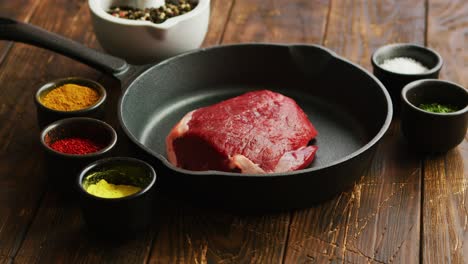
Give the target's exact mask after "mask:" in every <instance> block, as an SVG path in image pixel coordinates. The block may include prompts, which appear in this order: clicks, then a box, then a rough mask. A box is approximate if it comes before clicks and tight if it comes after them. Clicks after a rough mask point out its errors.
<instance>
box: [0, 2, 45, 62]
mask: <svg viewBox="0 0 468 264" xmlns="http://www.w3.org/2000/svg"><path fill="white" fill-rule="evenodd" d="M33 3H34V5H33V6H32V8H31V9H30V12H29V13H28V15H26V18H25V19H24V20H23V22H24V23H28V22H29V21H30V20H31V17H32V16H33V15H34V13H35V12H36V10H37V7H38V6H39V3H40V1H33ZM6 45H7V46H6V48H5V49H4V50H3V52H2V53H1V54H0V67H1V66H2V64H3V62H4V61H5V58H6V57H7V55H8V54H9V53H10V50H11V48H12V47H13V45H14V42H13V41H9V42H8V44H6Z"/></svg>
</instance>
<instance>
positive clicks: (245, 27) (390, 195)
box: [0, 0, 468, 263]
mask: <svg viewBox="0 0 468 264" xmlns="http://www.w3.org/2000/svg"><path fill="white" fill-rule="evenodd" d="M0 14H1V15H4V16H8V17H11V18H15V19H18V20H20V21H25V22H30V23H33V24H36V25H38V26H41V27H44V28H46V29H48V30H51V31H53V32H57V33H59V34H62V35H65V36H67V37H69V38H72V39H74V40H76V41H78V42H81V43H84V44H86V45H88V46H91V47H94V48H97V49H100V47H99V44H98V43H97V41H96V38H95V36H94V33H93V29H92V27H91V23H90V15H89V11H88V7H87V1H84V0H73V1H72V0H69V1H53V0H42V1H37V0H17V1H6V0H3V1H1V2H0ZM467 32H468V2H466V1H463V0H452V1H451V0H426V1H424V0H411V1H365V0H346V1H345V0H271V1H265V0H212V15H211V24H210V29H209V33H208V35H207V37H206V40H205V43H204V46H212V45H218V44H225V43H237V42H286V43H294V42H301V43H318V44H321V45H324V46H326V47H328V48H330V49H332V50H334V51H335V52H337V53H338V54H339V55H342V56H344V57H346V58H348V59H350V60H352V61H354V62H356V63H358V64H361V65H363V66H364V67H366V68H367V69H370V55H371V53H372V51H374V50H375V49H376V48H377V47H379V46H381V45H384V44H387V43H391V42H414V43H418V44H423V45H427V46H429V47H432V48H434V49H436V50H437V51H439V52H440V53H441V54H442V56H443V58H444V60H445V63H444V67H443V70H442V73H441V78H443V79H447V80H450V81H454V82H457V83H460V84H461V85H463V86H465V87H466V86H467V85H468V68H467V65H468V64H467V58H468V53H467V51H468V46H467V44H466V43H467ZM0 63H1V64H0V83H1V88H0V124H1V125H0V187H1V191H0V263H12V262H18V263H33V262H41V263H54V262H61V263H78V262H80V263H81V262H90V263H105V262H108V263H146V262H151V263H153V262H154V263H176V262H177V263H178V262H186V263H244V262H256V263H280V262H284V263H326V262H333V263H335V262H341V263H345V262H346V263H391V262H395V263H416V262H418V261H419V262H424V263H449V262H451V263H467V262H468V231H467V227H468V205H467V204H468V195H467V194H466V192H467V187H468V174H467V171H468V170H467V168H468V141H467V140H465V141H464V142H463V143H462V144H461V145H460V146H458V147H457V148H456V149H454V150H451V151H449V152H448V153H447V154H445V155H439V156H418V155H415V154H412V153H411V152H408V150H407V146H406V145H405V143H404V141H403V140H402V138H401V135H400V132H399V122H398V120H396V121H394V122H393V124H392V126H391V129H390V130H389V131H388V133H387V134H386V136H385V137H384V139H383V141H382V143H381V144H380V146H379V148H378V150H377V153H376V156H375V158H374V160H373V163H372V166H371V167H370V168H369V170H368V171H367V172H366V173H365V175H363V177H362V178H361V180H360V181H359V182H358V183H357V184H356V185H355V186H354V188H353V189H352V190H349V191H347V192H345V193H342V194H341V195H339V196H337V197H335V198H334V199H333V200H331V201H328V202H325V203H323V204H320V205H317V206H315V207H312V208H309V209H303V210H292V211H284V212H279V213H275V214H271V213H270V214H241V213H234V212H230V213H227V212H223V213H221V212H217V211H212V210H208V209H197V208H195V207H190V206H188V205H186V204H180V203H175V202H167V203H165V204H164V205H162V206H160V207H158V209H157V210H158V212H157V215H158V216H159V217H158V220H159V221H158V222H156V223H155V224H154V225H153V226H152V228H151V229H150V230H149V231H148V232H146V233H145V234H143V235H142V236H140V237H138V238H135V239H131V240H127V241H112V242H102V241H101V242H100V241H97V240H95V239H92V238H90V237H89V236H87V235H86V233H85V232H84V230H85V227H84V225H83V220H82V218H81V215H80V212H79V209H78V207H77V204H76V201H74V200H73V199H63V197H62V195H60V193H58V192H56V191H54V190H53V189H52V188H50V186H49V184H48V183H47V172H46V171H45V168H44V154H43V152H42V151H41V147H40V144H39V141H38V139H39V129H38V127H37V124H36V113H35V107H34V103H33V94H34V92H35V90H36V89H37V87H38V86H39V85H40V84H42V83H44V82H47V81H50V80H53V79H57V78H61V77H67V76H82V77H86V78H90V79H94V80H97V81H99V82H101V83H103V84H104V85H105V86H106V87H107V88H108V91H110V100H109V101H110V103H109V104H108V108H107V112H106V120H107V121H109V122H110V123H111V124H112V125H114V127H117V126H118V122H117V120H116V107H115V105H116V101H117V98H118V95H119V89H118V87H119V83H118V82H117V81H116V80H113V79H112V78H111V77H108V76H105V75H103V74H102V73H99V72H97V71H95V70H93V69H91V68H89V67H87V66H84V65H82V64H80V63H77V62H75V61H73V60H71V59H68V58H65V57H63V56H60V55H57V54H54V53H51V52H49V51H45V50H41V49H38V48H34V47H31V46H27V45H24V44H12V43H8V42H0ZM120 147H125V146H120ZM239 195H242V194H239Z"/></svg>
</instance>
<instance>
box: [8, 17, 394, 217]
mask: <svg viewBox="0 0 468 264" xmlns="http://www.w3.org/2000/svg"><path fill="white" fill-rule="evenodd" d="M0 24H1V25H0V39H7V40H15V41H21V42H25V43H29V44H33V45H36V46H40V47H43V48H47V49H50V50H53V51H55V52H58V53H61V54H63V55H66V56H69V57H71V58H74V59H76V60H79V61H81V62H83V63H86V64H88V65H90V66H92V67H94V68H96V69H99V70H101V71H103V72H106V73H110V74H113V75H114V76H115V77H116V78H118V79H119V80H120V81H121V83H122V87H123V94H122V96H121V99H120V102H119V109H118V110H119V111H118V113H119V121H120V124H121V126H122V129H123V131H124V132H125V134H126V135H127V136H128V137H129V138H130V140H131V141H132V142H133V143H134V144H135V145H136V146H137V147H138V148H139V149H140V150H143V151H144V152H145V153H146V154H148V157H150V160H149V161H150V162H151V163H152V164H153V165H154V166H155V167H156V170H157V171H158V175H160V179H161V181H160V182H159V186H160V187H162V189H165V190H167V191H169V192H171V193H172V194H173V195H174V197H182V196H183V197H189V199H190V200H193V201H200V202H202V203H205V204H207V203H208V204H222V205H224V206H236V207H254V208H258V207H261V208H298V207H305V206H310V205H311V204H312V203H316V202H318V201H322V200H324V199H327V198H330V197H332V196H333V195H335V194H337V193H339V192H341V191H343V190H345V189H346V188H349V187H350V186H352V184H353V183H354V182H355V181H356V180H357V179H358V178H360V177H361V175H363V172H364V171H365V169H366V168H367V167H368V165H369V162H370V159H371V157H372V153H373V150H374V149H375V148H376V144H377V143H378V141H379V140H380V139H381V138H382V136H383V135H384V133H385V132H386V130H387V129H388V128H389V125H390V122H391V119H392V104H391V99H390V97H389V95H388V93H387V91H386V89H385V88H384V87H383V85H382V84H381V83H380V82H379V81H378V80H377V79H376V78H375V77H373V76H372V75H371V74H369V73H368V72H367V71H366V70H364V69H363V68H361V67H359V66H357V65H355V64H353V63H351V62H349V61H347V60H345V59H342V58H340V57H338V56H337V55H336V54H335V53H333V52H331V51H329V50H327V49H325V48H323V47H320V46H315V45H277V44H237V45H227V46H218V47H212V48H207V49H199V50H195V51H193V52H189V53H186V54H182V55H179V56H176V57H173V58H170V59H167V60H165V61H162V62H160V63H158V64H155V65H145V66H134V65H128V64H127V63H126V62H125V61H123V60H121V59H119V58H116V57H112V56H109V55H107V54H103V53H100V52H97V51H95V50H92V49H89V48H86V47H85V46H83V45H81V44H78V43H76V42H74V41H72V40H69V39H66V38H64V37H61V36H59V35H56V34H53V33H50V32H47V31H45V30H43V29H40V28H38V27H34V26H32V25H29V24H23V23H19V22H16V21H13V20H9V19H0ZM265 88H266V89H270V90H274V91H277V92H280V93H282V94H284V95H287V96H290V97H292V98H293V99H295V100H296V101H297V102H298V104H299V105H300V106H301V107H302V108H303V109H304V111H305V112H306V113H307V115H308V116H309V118H310V120H311V121H312V123H313V124H314V125H315V127H316V128H317V130H318V132H319V136H318V137H317V139H316V140H315V142H313V144H316V145H318V146H319V150H318V152H317V156H316V160H315V161H314V162H313V163H312V165H311V166H310V167H309V168H307V169H304V170H300V171H295V172H290V173H278V174H268V175H246V174H238V173H226V172H218V171H203V172H194V171H188V170H183V169H179V168H176V167H174V166H172V165H171V164H170V163H168V161H167V160H166V158H165V155H166V151H165V137H166V135H167V134H168V133H169V131H170V129H171V128H172V127H173V125H174V124H175V123H176V122H177V121H179V120H180V118H181V117H182V116H183V115H184V114H185V113H187V112H189V111H190V110H193V109H195V108H199V107H201V106H206V105H210V104H213V103H215V102H219V101H220V100H222V99H227V98H230V97H233V96H236V95H239V94H241V93H243V92H246V91H250V90H256V89H265Z"/></svg>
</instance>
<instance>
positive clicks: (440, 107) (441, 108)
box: [419, 103, 458, 113]
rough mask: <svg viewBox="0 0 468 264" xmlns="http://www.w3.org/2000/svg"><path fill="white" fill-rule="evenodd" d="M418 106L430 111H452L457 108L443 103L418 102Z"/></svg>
mask: <svg viewBox="0 0 468 264" xmlns="http://www.w3.org/2000/svg"><path fill="white" fill-rule="evenodd" d="M419 108H421V109H423V110H425V111H428V112H432V113H452V112H455V111H457V110H458V108H456V107H454V106H453V105H443V104H438V103H432V104H420V105H419Z"/></svg>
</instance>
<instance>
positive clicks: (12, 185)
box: [0, 1, 92, 259]
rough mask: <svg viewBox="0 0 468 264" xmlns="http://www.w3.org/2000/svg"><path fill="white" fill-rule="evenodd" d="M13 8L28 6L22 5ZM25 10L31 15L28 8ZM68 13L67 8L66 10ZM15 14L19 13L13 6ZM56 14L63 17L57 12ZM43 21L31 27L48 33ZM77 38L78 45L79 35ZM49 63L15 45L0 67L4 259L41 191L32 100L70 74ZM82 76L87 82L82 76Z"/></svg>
mask: <svg viewBox="0 0 468 264" xmlns="http://www.w3.org/2000/svg"><path fill="white" fill-rule="evenodd" d="M34 2H37V1H34ZM18 3H23V4H25V5H26V6H28V4H27V3H26V2H24V1H19V2H18ZM52 4H53V5H55V4H56V3H52ZM29 6H30V7H31V8H32V9H36V7H34V5H32V6H31V5H29ZM73 7H74V6H72V5H69V6H67V8H68V9H71V8H73ZM16 8H18V9H19V6H16ZM45 8H49V10H53V7H52V8H51V7H44V6H43V7H42V8H39V7H37V9H41V10H42V12H44V9H45ZM32 9H31V10H29V11H32ZM39 13H40V12H39ZM58 13H60V12H58ZM61 13H62V15H63V16H65V14H63V13H64V12H63V11H62V12H61ZM18 14H20V13H18ZM35 14H36V13H35ZM46 16H48V15H47V13H43V14H42V17H46ZM48 17H49V21H46V20H45V19H44V21H42V22H41V21H39V20H38V19H31V21H32V22H33V23H37V24H39V25H42V26H45V27H48V28H49V29H54V25H53V24H54V23H57V21H52V20H53V17H52V16H48ZM26 18H27V17H26ZM26 18H22V19H21V20H24V19H26ZM27 19H29V18H27ZM64 20H65V19H64ZM78 35H79V36H78ZM77 36H78V38H79V40H80V39H81V38H82V37H83V36H85V35H84V34H77ZM55 63H56V62H55V61H54V57H53V55H51V53H49V52H46V51H43V50H38V49H36V48H33V47H30V46H26V45H24V44H15V45H13V47H12V48H11V50H10V51H9V52H8V54H7V55H6V56H5V57H4V63H2V64H1V66H0V81H1V83H2V89H0V97H1V98H2V100H1V104H0V123H1V124H2V125H1V126H0V141H1V144H0V172H1V173H0V184H2V187H4V189H5V191H2V192H1V194H0V202H1V204H2V206H0V227H1V228H0V241H1V247H0V255H1V256H4V257H6V258H8V259H11V258H13V257H14V256H15V255H16V253H17V252H18V250H19V248H20V246H21V243H22V240H23V238H24V237H25V235H26V233H27V230H28V228H29V226H30V224H31V221H32V220H33V218H34V216H35V214H36V212H37V208H38V206H39V204H40V202H41V197H42V196H43V193H44V189H45V180H46V173H45V171H44V167H43V164H44V158H43V153H42V150H41V148H40V144H39V141H38V137H39V130H38V128H37V125H36V114H35V106H34V103H33V94H34V92H35V90H36V89H37V88H38V85H40V84H41V83H43V82H44V81H45V80H46V78H45V77H46V76H47V78H51V79H53V78H56V77H58V76H60V75H61V74H64V75H70V73H71V72H73V71H74V69H76V68H73V67H63V65H64V64H62V65H60V64H55ZM54 65H55V66H54ZM82 73H83V74H84V75H85V76H89V77H91V76H92V75H91V74H90V73H89V72H88V73H87V72H86V71H83V72H82ZM47 80H50V79H47Z"/></svg>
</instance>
